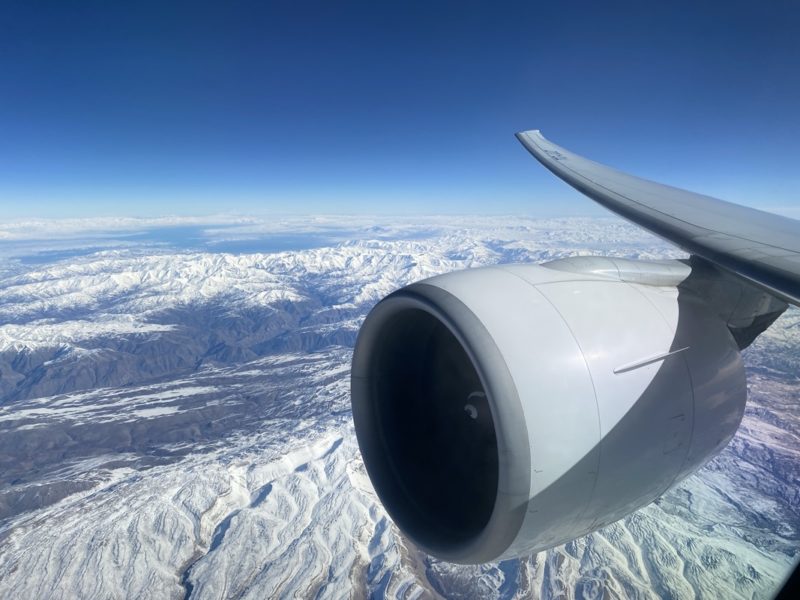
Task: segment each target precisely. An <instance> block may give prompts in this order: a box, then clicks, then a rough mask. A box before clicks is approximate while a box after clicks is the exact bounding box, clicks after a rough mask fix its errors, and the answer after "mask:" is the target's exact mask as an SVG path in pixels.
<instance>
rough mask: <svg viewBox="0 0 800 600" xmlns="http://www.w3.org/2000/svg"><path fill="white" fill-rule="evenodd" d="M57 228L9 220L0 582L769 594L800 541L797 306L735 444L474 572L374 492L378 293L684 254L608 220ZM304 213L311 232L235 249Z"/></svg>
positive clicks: (752, 366) (41, 589)
mask: <svg viewBox="0 0 800 600" xmlns="http://www.w3.org/2000/svg"><path fill="white" fill-rule="evenodd" d="M45 225H46V226H48V227H50V226H53V225H52V224H45ZM45 225H42V224H38V225H37V224H34V225H27V226H26V227H16V228H12V227H6V228H3V227H0V234H2V233H3V231H6V232H11V233H6V236H5V239H9V240H11V241H9V242H7V244H16V246H13V247H12V246H11V245H6V246H3V252H4V255H5V256H7V257H8V258H6V261H5V264H4V265H3V267H2V269H0V432H1V433H0V597H9V598H44V597H48V598H75V597H87V598H128V597H158V598H170V597H172V598H189V597H191V598H226V597H236V598H238V597H241V598H273V597H300V598H311V597H319V598H340V597H349V596H355V597H364V596H371V597H390V598H429V597H447V598H473V597H481V598H492V597H494V598H515V597H530V596H531V595H533V596H540V597H543V598H568V597H585V598H625V597H634V598H655V597H674V598H684V597H687V598H688V597H696V596H700V597H709V598H716V597H720V596H724V597H731V598H752V597H758V598H761V597H770V596H771V594H772V593H773V592H774V590H775V588H776V587H777V586H778V585H779V584H780V582H781V580H782V579H783V577H785V575H786V574H787V573H788V571H789V569H790V567H791V565H792V564H793V563H794V561H795V560H796V559H797V558H798V540H800V495H798V492H797V490H798V489H799V488H798V479H800V467H798V464H800V463H798V458H800V456H798V454H799V453H800V442H798V435H800V408H798V390H800V387H798V381H797V377H796V374H797V373H798V372H799V371H798V368H799V367H800V335H799V334H798V333H797V331H798V327H800V314H798V313H800V311H795V310H790V311H789V312H787V313H786V314H785V315H784V316H783V317H782V318H781V319H780V320H779V321H778V322H777V323H776V324H775V325H774V326H773V328H772V329H770V330H769V331H768V332H767V333H766V334H764V335H763V336H762V337H761V338H759V340H757V342H756V343H755V344H754V345H753V346H752V347H751V348H750V349H748V350H747V351H746V354H745V361H746V363H747V365H748V376H749V384H750V400H749V404H748V409H747V413H746V416H745V420H744V422H743V424H742V427H741V429H740V431H739V433H738V434H737V436H736V437H735V439H734V440H733V442H732V443H731V444H730V446H729V447H728V448H727V449H726V450H725V451H724V452H723V453H722V454H721V455H720V456H719V457H718V458H717V459H715V460H714V461H712V463H710V464H709V465H708V466H707V467H705V468H704V469H703V470H701V471H700V472H699V473H698V474H696V475H694V476H693V477H691V478H690V479H688V480H686V481H685V482H684V483H682V484H681V485H680V486H679V487H678V488H676V489H675V490H672V491H671V492H669V493H668V494H667V495H665V496H664V497H663V498H661V499H660V500H659V501H658V502H656V503H654V504H652V505H650V506H648V507H646V508H645V509H643V510H641V511H639V512H637V513H635V514H634V515H631V516H630V517H628V518H626V519H624V520H623V521H620V522H618V523H615V524H613V525H612V526H610V527H608V528H606V529H604V530H602V531H601V532H598V533H595V534H592V535H589V536H587V537H585V538H582V539H580V540H576V541H575V542H571V543H569V544H566V545H565V546H562V547H559V548H556V549H553V550H551V551H548V552H543V553H540V554H538V555H535V556H532V557H530V558H526V559H523V560H511V561H504V562H502V563H498V564H492V565H485V566H481V567H459V566H455V565H450V564H446V563H442V562H438V561H436V560H433V559H431V558H430V557H428V556H426V555H424V554H423V553H421V552H420V551H418V550H417V549H415V548H414V547H413V546H412V545H410V544H409V543H408V542H407V541H405V540H404V539H403V538H402V536H400V534H399V533H398V531H397V530H396V529H395V527H394V526H393V524H392V523H391V521H390V520H389V519H388V517H387V515H386V513H385V512H384V511H383V508H382V507H381V505H380V503H379V502H378V501H377V498H376V497H375V495H374V492H373V491H372V489H371V486H370V483H369V480H368V479H367V477H366V474H365V472H364V469H363V465H362V464H361V460H360V456H359V454H358V449H357V446H356V443H355V437H354V434H353V430H352V426H351V423H350V413H349V410H350V408H349V380H348V376H349V361H350V356H351V348H352V344H353V342H354V340H355V335H356V333H357V330H358V326H359V324H360V322H361V320H362V319H363V317H364V316H365V314H366V312H367V311H368V310H369V308H370V307H371V306H372V305H373V304H374V303H375V302H376V301H377V300H379V299H380V298H381V297H383V296H384V295H386V294H387V293H389V292H391V291H392V290H394V289H396V288H397V287H400V286H402V285H404V284H406V283H410V282H412V281H415V280H418V279H421V278H424V277H428V276H430V275H434V274H437V273H443V272H446V271H451V270H454V269H460V268H466V267H471V266H478V265H484V264H492V263H497V262H509V261H531V262H542V261H546V260H551V259H553V258H558V257H562V256H569V255H575V254H614V255H619V256H629V257H640V258H656V257H664V256H679V254H677V253H675V251H674V250H672V249H670V248H669V247H667V246H666V245H665V244H663V243H662V242H660V241H658V240H656V239H654V238H652V237H649V236H647V235H646V234H643V233H640V232H639V231H638V230H636V229H634V228H632V227H629V226H627V225H625V224H622V223H621V222H619V221H617V220H614V219H558V220H547V221H538V220H533V219H505V218H499V217H498V218H491V219H461V218H459V219H454V218H447V219H444V218H443V219H434V220H430V221H427V222H419V221H407V222H404V221H396V222H393V223H380V222H376V221H375V220H366V219H361V220H351V221H350V222H347V223H345V222H342V221H336V220H331V219H322V220H318V221H315V222H313V223H312V224H311V226H309V225H308V224H306V225H305V226H304V227H301V223H300V222H299V221H289V222H288V223H278V224H275V223H265V222H261V221H258V220H252V219H236V220H233V221H232V222H226V223H224V227H222V226H221V227H219V228H216V229H215V228H213V227H212V224H209V223H201V225H203V227H205V229H204V230H203V231H204V232H205V233H204V235H206V237H205V238H203V241H202V242H201V243H196V244H193V245H192V247H186V245H183V244H174V243H152V240H151V237H148V236H145V242H142V243H138V242H137V243H131V240H130V238H129V237H126V238H125V239H124V240H122V241H120V239H118V232H117V233H115V234H114V235H116V236H117V237H114V236H113V235H111V234H109V236H108V237H104V238H101V239H99V241H98V239H97V238H94V237H93V241H92V242H91V244H88V245H87V243H86V241H85V239H84V238H81V240H80V243H78V242H76V241H75V239H77V238H75V239H73V238H70V237H69V236H75V235H76V234H75V232H74V229H75V228H76V227H79V225H80V224H78V225H76V224H74V223H71V224H68V225H64V226H62V229H61V230H60V231H67V232H68V233H69V236H68V235H66V234H65V236H63V237H64V238H65V240H66V241H63V240H61V241H59V242H58V243H59V247H58V253H56V254H53V255H44V256H41V255H40V256H34V257H33V258H34V259H31V256H32V255H31V254H30V252H31V248H34V247H35V248H50V246H47V245H42V244H43V242H41V241H36V240H35V239H33V237H35V236H34V235H33V234H30V235H29V236H28V237H25V235H27V234H25V232H28V231H34V233H36V232H39V231H40V229H41V228H42V227H45ZM107 225H109V224H105V226H107ZM144 226H152V224H142V223H136V222H135V223H133V224H130V223H127V222H126V223H123V224H122V225H119V227H128V228H141V227H144ZM192 226H193V227H194V226H197V224H196V223H192ZM37 227H39V229H36V228H37ZM293 227H294V228H295V230H297V231H301V230H302V233H303V235H307V234H308V232H309V230H313V234H314V236H315V237H314V238H313V240H310V238H303V239H306V241H309V240H310V241H309V243H308V244H307V245H308V248H306V249H298V250H291V251H282V252H228V251H222V250H225V249H226V248H227V249H229V247H228V246H226V244H230V243H232V241H235V242H237V243H239V242H241V241H242V240H247V241H248V244H251V245H252V244H254V243H256V242H258V241H259V240H269V239H270V238H271V237H274V235H276V232H278V233H280V234H281V235H286V234H287V233H291V231H292V230H293V229H292V228H293ZM90 229H91V228H90ZM91 231H92V236H95V235H97V233H96V232H97V229H91ZM115 231H116V230H115ZM125 231H127V230H125ZM12 234H13V235H12ZM320 235H323V236H324V237H325V240H326V241H327V242H326V243H325V244H322V245H320V243H321V242H320V239H321V238H320V237H319V236H320ZM29 238H30V239H29ZM340 238H347V239H348V240H349V241H338V240H339V239H340ZM0 239H3V237H2V235H0ZM59 239H60V238H59ZM23 242H24V243H23ZM34 242H35V243H34ZM122 242H125V243H124V244H123V243H122ZM295 242H296V243H299V244H301V245H302V239H301V240H300V241H297V240H295ZM295 242H293V243H295ZM51 243H52V242H51ZM264 243H265V244H266V242H264ZM36 244H38V246H37V245H36ZM70 244H72V245H73V246H74V248H77V250H74V252H73V250H70V249H69V246H70ZM14 248H22V250H19V249H17V250H14ZM50 249H51V248H50ZM47 252H50V250H47ZM15 253H16V254H15ZM26 253H28V254H26ZM63 254H66V255H67V257H65V258H61V259H59V257H60V256H61V255H63Z"/></svg>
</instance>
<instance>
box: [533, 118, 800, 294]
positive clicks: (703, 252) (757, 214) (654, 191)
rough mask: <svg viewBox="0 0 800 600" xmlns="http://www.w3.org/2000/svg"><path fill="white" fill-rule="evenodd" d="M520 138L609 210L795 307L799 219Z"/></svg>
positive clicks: (537, 136)
mask: <svg viewBox="0 0 800 600" xmlns="http://www.w3.org/2000/svg"><path fill="white" fill-rule="evenodd" d="M517 139H519V141H520V142H522V144H523V145H524V146H525V147H526V148H527V149H528V151H530V153H531V154H533V155H534V156H535V157H536V159H537V160H539V162H541V163H542V164H543V165H544V166H545V167H547V168H548V169H549V170H550V171H552V172H553V173H554V174H555V175H557V176H558V177H560V178H561V179H563V180H564V181H566V182H567V183H568V184H570V185H571V186H572V187H574V188H575V189H577V190H578V191H580V192H581V193H583V194H585V195H587V196H588V197H589V198H591V199H592V200H595V201H596V202H598V203H599V204H602V205H603V206H605V207H606V208H608V209H609V210H611V211H612V212H615V213H616V214H618V215H620V216H621V217H624V218H625V219H628V220H629V221H632V222H634V223H636V224H637V225H639V226H641V227H643V228H645V229H647V230H648V231H651V232H652V233H654V234H656V235H658V236H660V237H662V238H664V239H666V240H669V241H670V242H673V243H674V244H677V245H678V246H680V247H681V248H683V249H684V250H686V251H687V252H690V253H691V254H696V255H698V256H701V257H703V258H705V259H707V260H709V261H711V262H714V263H716V264H718V265H720V266H721V267H724V268H725V269H727V270H729V271H732V272H734V273H736V274H737V275H740V276H741V277H744V278H745V279H747V280H749V281H751V282H753V283H755V284H757V285H759V286H760V287H761V288H763V289H764V290H766V291H767V292H769V293H771V294H773V295H775V296H777V297H779V298H781V299H783V300H785V301H786V302H789V303H791V304H794V305H796V306H800V221H796V220H794V219H789V218H787V217H780V216H778V215H774V214H771V213H767V212H763V211H760V210H756V209H753V208H747V207H744V206H740V205H738V204H732V203H730V202H725V201H724V200H718V199H716V198H712V197H710V196H704V195H702V194H695V193H694V192H689V191H687V190H682V189H679V188H675V187H671V186H668V185H663V184H661V183H656V182H654V181H648V180H646V179H640V178H639V177H634V176H633V175H628V174H626V173H622V172H620V171H617V170H615V169H612V168H611V167H607V166H605V165H601V164H600V163H596V162H594V161H591V160H588V159H586V158H583V157H581V156H578V155H576V154H573V153H572V152H570V151H569V150H565V149H564V148H561V147H560V146H557V145H556V144H553V143H552V142H550V141H549V140H547V139H545V137H544V136H543V135H542V134H541V133H540V132H539V131H538V130H532V131H525V132H522V133H518V134H517Z"/></svg>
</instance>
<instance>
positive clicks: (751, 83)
mask: <svg viewBox="0 0 800 600" xmlns="http://www.w3.org/2000/svg"><path fill="white" fill-rule="evenodd" d="M798 32H800V4H798V3H797V2H795V1H786V2H782V1H765V2H755V1H750V2H702V1H695V2H688V3H683V2H641V1H639V2H622V3H609V2H587V3H580V2H541V3H540V2H525V3H494V2H487V3H471V2H463V1H461V2H452V3H443V2H435V1H428V2H419V3H417V2H364V3H361V2H347V3H344V2H342V3H339V2H330V1H328V2H308V1H303V0H295V1H287V2H218V3H203V2H197V1H194V2H171V3H169V2H106V1H100V2H64V1H63V0H62V1H54V2H37V1H35V0H28V1H24V2H4V3H3V4H2V6H0V208H1V209H2V214H0V219H3V220H7V219H10V218H24V217H65V216H93V215H138V216H151V215H162V214H179V215H180V214H208V213H222V212H226V213H227V212H237V213H270V212H283V213H286V212H290V213H298V212H300V213H305V212H326V213H359V212H368V213H451V212H452V213H481V212H488V213H525V214H544V215H558V214H601V213H600V211H599V210H597V211H596V212H595V209H594V208H593V207H592V206H591V204H590V203H589V201H588V200H581V199H580V197H579V196H578V195H577V193H576V192H573V191H572V190H570V189H569V188H567V187H566V186H565V185H564V184H562V183H561V182H559V181H557V180H556V179H554V178H553V177H552V176H551V175H550V174H549V173H547V172H546V171H545V170H544V169H543V168H541V167H539V166H538V164H537V163H536V162H535V161H534V160H533V159H532V158H531V157H530V156H529V155H528V154H527V153H526V152H525V151H524V150H523V148H522V147H521V146H520V145H519V144H518V142H517V141H516V140H515V139H514V137H513V133H514V132H515V131H518V130H521V129H530V128H540V129H542V131H543V132H544V133H545V135H547V136H548V137H550V138H551V139H552V140H553V141H556V142H557V143H560V144H561V145H563V146H566V147H567V148H569V149H571V150H574V151H576V152H579V153H581V154H584V155H587V156H589V157H592V158H595V159H596V160H600V161H601V162H606V163H608V164H611V165H614V166H616V167H619V168H622V169H624V170H628V171H631V172H634V173H636V174H640V175H642V176H646V177H650V178H653V179H657V180H660V181H664V182H666V183H672V184H674V185H678V186H681V187H687V188H690V189H694V190H696V191H701V192H705V193H710V194H712V195H716V196H719V197H722V198H725V199H727V200H732V201H736V202H742V203H746V204H749V205H752V206H757V207H761V208H772V209H775V208H777V209H779V210H783V211H784V212H788V213H791V212H792V211H793V210H794V209H796V208H797V207H798V204H800V203H798V202H797V200H798V199H799V198H798V191H799V190H800V169H798V162H799V161H798V158H800V135H799V134H800V110H799V109H798V107H800V34H798Z"/></svg>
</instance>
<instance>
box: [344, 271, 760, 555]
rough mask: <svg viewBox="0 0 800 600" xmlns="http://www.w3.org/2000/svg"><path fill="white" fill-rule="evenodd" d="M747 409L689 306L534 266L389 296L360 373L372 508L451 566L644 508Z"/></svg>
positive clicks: (717, 327) (610, 281)
mask: <svg viewBox="0 0 800 600" xmlns="http://www.w3.org/2000/svg"><path fill="white" fill-rule="evenodd" d="M745 398H746V388H745V375H744V369H743V366H742V362H741V358H740V355H739V351H738V347H737V345H736V343H735V341H734V340H733V338H732V336H731V334H730V332H729V331H728V328H727V327H726V325H725V323H724V322H723V321H722V319H721V318H720V317H719V316H717V314H715V313H714V312H713V311H712V310H711V309H710V308H709V307H708V306H707V305H706V304H705V302H704V301H703V300H701V299H700V298H698V297H697V296H695V295H694V294H693V293H692V292H690V291H686V290H683V289H681V288H680V287H674V286H673V287H657V286H653V285H644V284H634V283H630V282H625V281H621V280H619V279H614V278H612V277H608V276H598V275H593V274H576V273H571V272H568V271H564V270H556V269H555V268H547V267H542V266H533V265H513V266H502V267H489V268H483V269H474V270H468V271H461V272H456V273H450V274H447V275H442V276H439V277H433V278H431V279H428V280H425V281H422V282H419V283H415V284H413V285H410V286H408V287H405V288H403V289H401V290H399V291H397V292H395V293H393V294H391V295H390V296H388V297H387V298H385V299H384V300H382V301H381V302H380V303H379V304H378V305H377V306H376V307H375V308H374V309H373V310H372V312H371V313H370V314H369V316H368V317H367V319H366V321H365V322H364V325H363V327H362V329H361V332H360V333H359V337H358V341H357V344H356V349H355V353H354V356H353V370H352V404H353V419H354V422H355V429H356V434H357V437H358V443H359V446H360V448H361V453H362V456H363V459H364V463H365V465H366V468H367V471H368V473H369V476H370V479H371V480H372V483H373V485H374V487H375V490H376V492H377V493H378V496H379V497H380V499H381V501H382V502H383V503H384V505H385V507H386V509H387V511H388V512H389V514H390V515H391V517H392V518H393V519H394V521H395V523H396V524H397V525H398V527H399V528H400V529H401V530H402V531H403V533H404V534H405V535H406V536H407V537H408V538H410V539H411V540H412V541H413V542H414V543H415V544H416V545H417V546H418V547H420V548H421V549H423V550H425V551H426V552H428V553H430V554H432V555H434V556H436V557H439V558H442V559H444V560H448V561H451V562H458V563H481V562H487V561H490V560H496V559H500V558H506V557H511V556H519V555H522V554H526V553H531V552H534V551H538V550H542V549H545V548H549V547H552V546H554V545H557V544H560V543H563V542H566V541H568V540H571V539H574V538H576V537H579V536H581V535H584V534H587V533H589V532H591V531H594V530H596V529H598V528H600V527H603V526H604V525H608V524H609V523H612V522H614V521H616V520H618V519H620V518H622V517H624V516H625V515H627V514H629V513H631V512H633V511H634V510H636V509H638V508H640V507H642V506H644V505H646V504H648V503H649V502H651V501H652V500H654V499H655V498H657V497H658V496H659V495H661V494H663V493H664V492H665V491H666V490H667V489H669V488H670V486H672V485H674V484H675V483H676V482H677V481H680V480H681V479H682V478H684V477H686V476H687V475H689V474H690V473H692V472H693V471H695V470H696V469H698V468H699V467H701V466H702V465H703V464H704V463H706V461H708V460H709V459H710V458H711V457H713V456H714V455H715V454H716V453H718V452H719V451H720V450H721V449H722V448H723V447H724V446H725V445H726V444H727V443H728V441H729V440H730V439H731V438H732V437H733V435H734V433H735V432H736V429H737V427H738V425H739V422H740V421H741V418H742V415H743V413H744V406H745Z"/></svg>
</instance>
